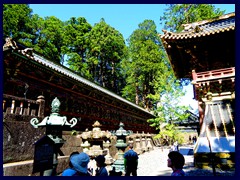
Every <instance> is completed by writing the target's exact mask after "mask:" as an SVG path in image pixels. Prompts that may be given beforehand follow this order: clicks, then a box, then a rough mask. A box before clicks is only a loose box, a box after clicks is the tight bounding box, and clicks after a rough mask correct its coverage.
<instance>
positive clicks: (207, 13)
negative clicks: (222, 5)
mask: <svg viewBox="0 0 240 180" xmlns="http://www.w3.org/2000/svg"><path fill="white" fill-rule="evenodd" d="M224 12H225V11H220V9H219V8H217V9H216V8H215V7H214V5H211V4H167V8H166V9H165V12H164V13H163V16H161V17H160V24H164V29H166V30H169V31H172V32H179V31H181V30H183V26H182V24H188V23H192V22H197V21H201V20H206V19H210V18H215V17H218V16H221V15H222V14H224Z"/></svg>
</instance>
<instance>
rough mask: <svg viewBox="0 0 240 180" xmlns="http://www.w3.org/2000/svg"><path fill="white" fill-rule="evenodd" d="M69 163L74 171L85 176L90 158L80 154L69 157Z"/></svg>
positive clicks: (82, 153)
mask: <svg viewBox="0 0 240 180" xmlns="http://www.w3.org/2000/svg"><path fill="white" fill-rule="evenodd" d="M70 161H71V163H72V165H73V168H74V169H76V170H77V171H79V172H81V173H84V174H87V171H88V163H89V161H90V158H89V156H88V155H87V154H86V153H84V152H81V153H79V154H74V155H72V156H71V157H70Z"/></svg>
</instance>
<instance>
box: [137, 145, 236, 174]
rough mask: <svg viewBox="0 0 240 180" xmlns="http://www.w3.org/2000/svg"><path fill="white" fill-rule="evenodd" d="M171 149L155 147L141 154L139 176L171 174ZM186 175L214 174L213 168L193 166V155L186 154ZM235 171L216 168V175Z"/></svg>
mask: <svg viewBox="0 0 240 180" xmlns="http://www.w3.org/2000/svg"><path fill="white" fill-rule="evenodd" d="M168 152H169V149H162V148H159V147H154V150H152V151H150V152H145V153H143V154H140V155H139V160H138V170H137V173H138V176H170V175H171V173H172V169H171V168H169V167H167V159H168V156H167V155H168ZM184 157H185V166H184V168H183V169H184V171H185V173H186V176H213V171H212V169H198V168H195V167H194V166H193V156H184ZM234 175H235V171H221V170H220V169H216V176H234Z"/></svg>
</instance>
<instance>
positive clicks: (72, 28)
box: [62, 17, 93, 80]
mask: <svg viewBox="0 0 240 180" xmlns="http://www.w3.org/2000/svg"><path fill="white" fill-rule="evenodd" d="M91 29H92V26H91V25H90V24H89V23H88V22H87V20H86V19H85V18H84V17H79V18H75V17H72V18H70V20H68V21H66V22H65V26H64V37H63V38H64V46H63V47H62V49H63V51H64V52H65V53H66V54H67V63H68V66H69V68H70V69H72V70H74V71H75V72H76V73H78V74H80V75H81V76H82V77H84V78H87V79H89V80H93V76H92V74H91V73H90V70H89V69H90V67H89V64H88V63H87V59H86V56H87V50H88V48H89V40H88V35H89V32H90V31H91Z"/></svg>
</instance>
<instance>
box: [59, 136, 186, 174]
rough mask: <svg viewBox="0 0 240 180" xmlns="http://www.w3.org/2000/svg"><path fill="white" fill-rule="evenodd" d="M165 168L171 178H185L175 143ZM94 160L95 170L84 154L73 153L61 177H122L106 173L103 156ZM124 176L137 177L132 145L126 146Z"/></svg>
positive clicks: (182, 160)
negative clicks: (169, 170) (167, 169)
mask: <svg viewBox="0 0 240 180" xmlns="http://www.w3.org/2000/svg"><path fill="white" fill-rule="evenodd" d="M168 157H169V158H168V161H167V166H168V167H169V168H171V169H172V171H173V172H172V174H171V176H185V172H184V171H183V170H182V169H183V166H184V163H185V159H184V156H183V155H182V154H181V153H179V151H178V143H177V141H176V142H175V143H174V144H173V148H171V149H170V152H169V154H168ZM94 159H95V162H96V167H97V168H96V169H95V172H94V169H93V166H92V165H90V164H89V162H90V157H89V156H88V154H86V153H84V152H81V153H79V152H73V153H72V154H71V155H70V157H69V167H67V168H66V169H65V170H64V171H63V172H62V176H122V173H117V172H115V171H114V170H112V171H110V172H108V171H107V169H106V164H105V157H104V155H99V156H97V157H96V158H94ZM124 166H125V173H124V174H125V176H137V168H138V154H137V153H136V152H135V151H134V150H133V144H128V151H126V152H125V153H124Z"/></svg>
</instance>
